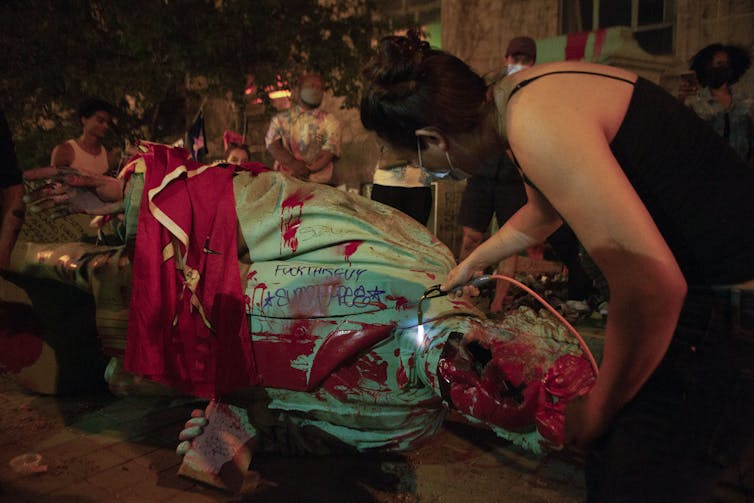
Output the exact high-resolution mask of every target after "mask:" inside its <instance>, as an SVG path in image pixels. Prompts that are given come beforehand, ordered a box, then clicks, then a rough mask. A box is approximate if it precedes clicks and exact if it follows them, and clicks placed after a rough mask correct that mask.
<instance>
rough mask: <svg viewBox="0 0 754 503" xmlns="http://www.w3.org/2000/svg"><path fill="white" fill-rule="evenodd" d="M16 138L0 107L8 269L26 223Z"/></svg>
mask: <svg viewBox="0 0 754 503" xmlns="http://www.w3.org/2000/svg"><path fill="white" fill-rule="evenodd" d="M22 182H23V180H22V178H21V170H20V169H19V167H18V160H17V159H16V149H15V147H14V145H13V137H12V135H11V132H10V127H9V126H8V121H7V120H6V119H5V112H4V111H2V110H0V270H4V269H7V268H8V266H9V264H10V254H11V252H12V251H13V247H14V246H15V244H16V239H17V238H18V234H19V233H20V232H21V226H22V225H23V223H24V216H25V206H24V203H23V196H24V186H23V183H22Z"/></svg>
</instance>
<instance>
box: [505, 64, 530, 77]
mask: <svg viewBox="0 0 754 503" xmlns="http://www.w3.org/2000/svg"><path fill="white" fill-rule="evenodd" d="M525 68H526V67H525V66H524V65H521V64H518V63H511V64H509V65H508V73H507V75H513V74H514V73H516V72H520V71H521V70H523V69H525Z"/></svg>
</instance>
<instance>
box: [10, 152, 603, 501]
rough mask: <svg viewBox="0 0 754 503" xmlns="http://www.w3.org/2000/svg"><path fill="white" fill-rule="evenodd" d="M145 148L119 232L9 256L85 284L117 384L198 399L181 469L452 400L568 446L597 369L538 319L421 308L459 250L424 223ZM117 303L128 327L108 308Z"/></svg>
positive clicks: (430, 305) (425, 432)
mask: <svg viewBox="0 0 754 503" xmlns="http://www.w3.org/2000/svg"><path fill="white" fill-rule="evenodd" d="M143 148H144V149H145V152H144V153H142V154H140V155H137V156H136V157H135V158H134V159H132V160H131V162H129V164H128V165H127V166H126V168H124V172H123V173H121V175H120V177H119V179H120V181H118V183H119V184H121V185H122V186H123V187H124V188H125V191H124V196H123V199H122V201H113V200H109V201H105V202H103V205H102V206H105V205H106V206H107V208H106V209H105V211H103V213H106V212H108V211H112V210H113V208H115V207H118V208H121V203H123V204H122V209H123V211H124V214H125V219H124V220H123V221H122V222H120V226H121V228H123V229H125V230H124V235H125V243H126V244H125V245H121V246H107V247H106V246H96V245H88V246H82V245H81V244H76V245H75V246H74V245H70V244H38V243H25V244H21V245H20V246H18V247H17V249H16V252H15V253H14V256H13V260H12V266H11V267H12V269H13V270H14V271H15V272H16V273H19V274H21V275H31V276H35V277H43V278H48V279H55V280H57V281H61V282H66V283H68V284H72V285H76V286H77V287H78V288H80V289H82V290H84V291H87V292H89V293H91V294H92V296H93V297H94V300H95V303H96V306H97V318H98V323H99V322H100V321H102V320H107V323H105V322H104V321H102V325H101V326H100V325H98V330H100V331H101V332H103V333H107V334H109V335H108V336H107V337H103V346H105V347H104V348H103V349H104V350H105V352H106V353H108V354H109V355H111V356H114V357H115V358H116V359H115V360H114V361H115V362H116V363H114V364H111V366H110V368H109V379H110V381H111V387H112V388H113V391H114V392H116V393H123V392H128V386H127V385H124V384H123V381H122V379H123V376H124V375H126V374H124V372H123V371H122V369H123V368H125V371H126V372H127V373H130V374H127V375H132V376H141V377H140V378H146V379H148V380H149V381H150V382H156V383H159V384H161V385H163V386H166V387H167V388H163V389H172V390H175V391H177V392H180V393H185V394H191V395H195V396H200V397H205V398H209V399H211V401H210V404H209V406H208V407H207V409H206V410H205V411H201V410H198V411H195V412H194V414H193V415H194V416H195V417H193V418H192V419H191V420H190V421H189V422H188V423H187V425H186V429H184V431H182V432H181V436H180V438H181V440H182V441H183V442H182V444H181V445H180V446H179V449H178V452H179V454H182V455H184V456H185V458H184V463H183V465H182V467H181V473H182V474H184V475H188V476H191V477H193V478H196V479H199V480H203V481H205V482H208V483H211V484H213V485H216V486H219V487H225V488H227V489H231V490H237V489H238V488H239V483H240V478H239V477H242V475H241V474H242V472H243V471H244V470H246V469H247V467H248V464H249V461H250V459H251V455H252V453H253V451H254V450H255V449H256V450H275V451H282V452H287V453H318V454H322V453H327V452H333V450H336V449H341V448H347V449H351V450H355V451H368V450H373V449H382V450H405V449H410V448H412V447H414V446H416V445H417V444H418V443H419V442H421V441H422V440H424V439H426V438H428V437H431V436H432V435H433V434H434V433H435V432H436V431H437V429H438V428H439V426H440V424H441V423H442V421H443V419H444V417H445V415H446V413H447V412H448V411H449V410H451V409H454V410H455V411H457V412H458V413H460V414H461V415H462V416H463V417H465V418H466V419H467V420H469V421H470V422H472V423H475V424H478V425H480V426H484V427H489V428H491V429H493V430H494V431H495V432H496V433H497V434H498V435H499V436H501V437H503V438H506V439H508V440H510V441H512V442H514V443H515V444H517V445H519V446H521V447H523V448H526V449H528V450H530V451H533V452H539V451H541V449H542V448H543V447H546V448H559V447H561V446H562V444H563V432H562V428H563V417H564V416H563V414H564V409H565V405H566V403H567V401H568V400H569V399H570V398H573V397H574V396H577V395H580V394H584V393H586V392H587V391H588V390H589V389H590V387H591V385H592V384H593V381H594V370H593V368H592V366H591V365H590V362H589V361H588V360H587V359H586V358H585V355H584V353H583V351H582V348H581V347H580V346H579V344H578V342H577V341H576V339H575V338H573V337H571V336H570V335H569V334H567V333H566V328H565V327H564V326H561V325H559V324H558V323H555V322H553V320H552V319H550V318H549V317H546V316H543V315H540V314H537V313H534V312H533V311H532V310H530V309H527V308H522V310H521V311H519V312H518V313H514V314H512V315H511V316H509V317H508V318H507V319H505V320H504V321H503V322H502V323H499V324H495V323H493V322H491V321H489V320H486V319H485V318H484V316H483V314H482V313H480V312H479V311H478V310H477V309H476V308H474V306H473V305H472V304H471V303H470V302H469V300H468V299H467V298H456V297H440V298H436V299H432V300H431V302H427V303H425V305H424V306H423V307H424V310H423V311H424V312H423V323H422V324H419V323H418V320H417V302H418V300H419V298H420V297H421V295H422V293H423V292H424V291H425V289H426V287H427V285H428V284H431V283H437V282H440V281H441V280H442V279H444V277H445V275H446V274H447V272H448V271H449V270H450V269H451V268H452V267H453V265H454V260H453V257H452V255H451V253H450V251H449V250H448V249H447V248H446V247H445V246H444V245H443V244H442V243H440V242H439V241H438V240H437V239H436V238H435V237H434V236H432V235H431V234H430V233H429V232H428V231H427V229H426V228H425V227H423V226H421V225H419V224H418V223H416V222H415V221H413V220H412V219H411V218H409V217H407V216H405V215H403V214H402V213H400V212H399V211H397V210H394V209H393V208H390V207H388V206H384V205H381V204H379V203H376V202H373V201H370V200H368V199H366V198H363V197H361V196H356V195H353V194H348V193H345V192H342V191H338V190H337V189H334V188H331V187H327V186H323V185H320V184H314V183H307V182H302V181H299V180H296V179H294V178H291V177H288V176H286V175H283V174H280V173H277V172H272V171H269V170H267V169H266V168H264V167H263V166H261V165H258V164H254V163H250V164H244V165H241V166H235V165H230V164H227V163H217V164H214V165H201V164H199V163H196V162H194V161H192V160H191V159H190V158H188V156H187V153H186V151H184V150H182V149H178V148H170V147H167V146H163V145H156V144H145V145H144V147H143ZM45 169H47V168H45ZM27 177H31V178H34V177H41V178H48V177H49V178H56V179H58V183H60V184H62V185H66V184H67V183H68V182H70V183H71V184H76V185H80V186H84V187H86V186H87V184H90V185H89V186H92V184H93V182H92V180H91V179H89V180H86V179H83V178H80V177H78V176H72V175H71V174H70V173H64V174H60V175H59V174H56V173H54V172H50V171H46V172H42V173H41V174H40V172H36V173H34V170H31V172H27ZM96 183H97V184H99V185H98V186H100V187H101V186H102V184H103V183H105V182H103V181H101V180H100V181H97V182H96ZM106 183H107V184H111V183H114V182H111V181H107V182H106ZM54 190H56V191H57V193H58V195H59V194H61V193H64V192H65V191H66V190H67V191H68V194H74V193H75V191H72V190H71V189H70V187H68V188H63V189H61V188H56V189H54ZM99 192H102V191H98V194H99ZM115 192H117V191H111V192H110V193H115ZM47 197H50V194H49V193H45V192H44V189H43V190H42V192H38V193H36V194H35V195H34V196H33V197H32V199H33V198H37V200H41V199H44V198H47ZM100 197H101V194H100ZM66 199H67V198H66V197H58V198H57V199H56V200H55V204H53V205H51V206H54V207H55V209H54V211H60V209H61V206H60V205H61V204H62V205H66V204H70V201H67V200H66ZM115 199H117V198H115ZM114 203H116V204H115V205H114ZM86 204H87V208H88V209H87V210H86V212H88V213H93V214H96V213H98V212H99V209H98V208H97V207H94V206H92V205H91V201H90V200H89V199H87V203H86ZM95 206H96V205H95ZM69 208H70V206H69ZM74 211H81V208H78V209H76V210H74ZM236 230H238V233H236ZM125 312H127V313H128V314H127V325H128V331H127V333H128V337H127V340H126V326H125V325H126V323H120V325H118V328H116V329H114V328H113V326H114V324H113V323H112V320H113V319H114V316H113V313H120V314H118V316H115V317H120V319H121V320H122V321H125V320H123V318H124V315H123V313H125ZM105 325H106V326H105ZM114 367H117V368H118V369H119V370H118V372H114V371H113V369H114Z"/></svg>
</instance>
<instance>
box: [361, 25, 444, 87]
mask: <svg viewBox="0 0 754 503" xmlns="http://www.w3.org/2000/svg"><path fill="white" fill-rule="evenodd" d="M431 52H432V49H431V47H430V46H429V43H428V42H426V41H424V40H421V39H420V38H419V32H418V31H417V30H415V29H411V30H409V31H408V33H407V34H406V36H400V35H391V36H388V37H383V38H382V40H380V44H379V46H378V48H377V54H376V55H375V56H374V57H373V58H372V60H371V61H370V62H369V64H368V65H367V66H366V67H365V68H364V71H363V73H364V76H365V77H366V78H367V79H369V80H371V81H373V82H375V83H377V84H380V85H383V86H389V85H391V84H395V83H398V82H403V81H407V80H413V79H414V78H415V77H416V75H417V74H418V73H419V68H420V66H421V64H422V62H423V61H424V59H425V57H426V56H428V55H429V54H430V53H431Z"/></svg>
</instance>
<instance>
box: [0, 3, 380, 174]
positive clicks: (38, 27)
mask: <svg viewBox="0 0 754 503" xmlns="http://www.w3.org/2000/svg"><path fill="white" fill-rule="evenodd" d="M373 13H374V5H373V0H285V1H282V2H281V1H279V0H180V1H178V0H130V1H123V0H67V1H59V0H4V1H3V2H0V52H1V53H2V54H4V56H5V59H6V61H7V63H8V67H7V70H6V71H5V72H4V73H3V75H2V76H0V90H2V91H4V92H2V93H0V106H2V108H3V109H4V110H5V111H6V115H7V116H8V120H9V122H10V123H11V126H12V128H13V129H14V140H15V143H16V149H17V151H18V153H19V159H20V161H21V162H22V165H23V167H25V168H26V167H29V166H31V165H41V164H45V163H46V162H48V160H49V153H50V151H51V148H52V146H54V144H56V143H57V142H59V141H60V140H62V139H64V138H69V137H72V136H76V135H78V134H79V133H80V126H79V124H78V121H77V118H75V117H73V116H74V115H75V113H74V110H75V106H76V104H77V103H78V102H79V101H80V100H81V99H82V98H84V97H88V96H95V97H100V98H103V99H106V100H108V101H110V102H112V103H114V104H116V105H117V106H118V108H119V114H118V124H119V127H118V131H119V132H120V135H119V136H118V137H113V138H110V139H109V142H110V143H111V144H113V143H121V144H122V142H123V140H124V139H125V138H127V137H128V138H133V137H142V138H148V139H153V140H159V138H155V129H156V128H155V125H156V124H155V122H156V121H157V120H158V117H159V116H160V114H161V110H160V105H161V104H162V105H163V106H178V105H176V104H181V103H183V104H185V99H184V100H181V99H180V98H181V96H183V97H184V98H185V91H186V84H187V83H189V82H191V81H192V80H190V77H195V76H203V77H204V78H205V79H201V80H202V81H205V82H207V87H206V88H205V89H202V90H201V93H202V94H205V95H206V94H210V95H216V96H227V95H228V93H231V96H232V99H233V100H234V101H236V102H238V103H239V104H242V99H243V90H244V88H245V87H246V86H247V84H248V76H249V75H253V76H254V83H255V85H256V86H257V89H258V90H259V92H260V96H262V94H263V93H262V91H263V90H264V88H265V87H266V86H267V85H270V84H273V83H275V82H276V81H277V80H278V75H280V76H281V77H282V80H283V81H286V80H287V81H289V82H290V81H293V80H294V79H295V75H296V74H298V73H299V72H301V71H302V70H305V69H306V70H309V69H314V70H318V71H320V72H321V73H322V74H323V75H324V77H325V80H326V82H327V84H328V85H329V86H331V88H332V90H333V92H334V94H336V95H338V96H345V97H346V100H345V105H346V106H353V105H354V104H355V102H356V97H357V94H358V88H359V84H358V82H359V79H358V72H359V69H360V68H361V66H362V65H363V62H364V61H365V58H366V57H367V55H368V53H369V51H370V44H371V42H372V41H373V40H374V39H375V37H377V36H378V35H379V34H380V33H379V32H380V31H381V30H382V31H384V29H385V26H384V24H383V23H382V22H380V21H379V20H378V19H377V18H376V17H375V16H374V14H373ZM176 96H177V98H176ZM171 103H172V104H173V105H170V104H171ZM162 112H164V110H163V111H162ZM182 113H183V115H184V117H185V113H186V112H185V110H183V112H182Z"/></svg>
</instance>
